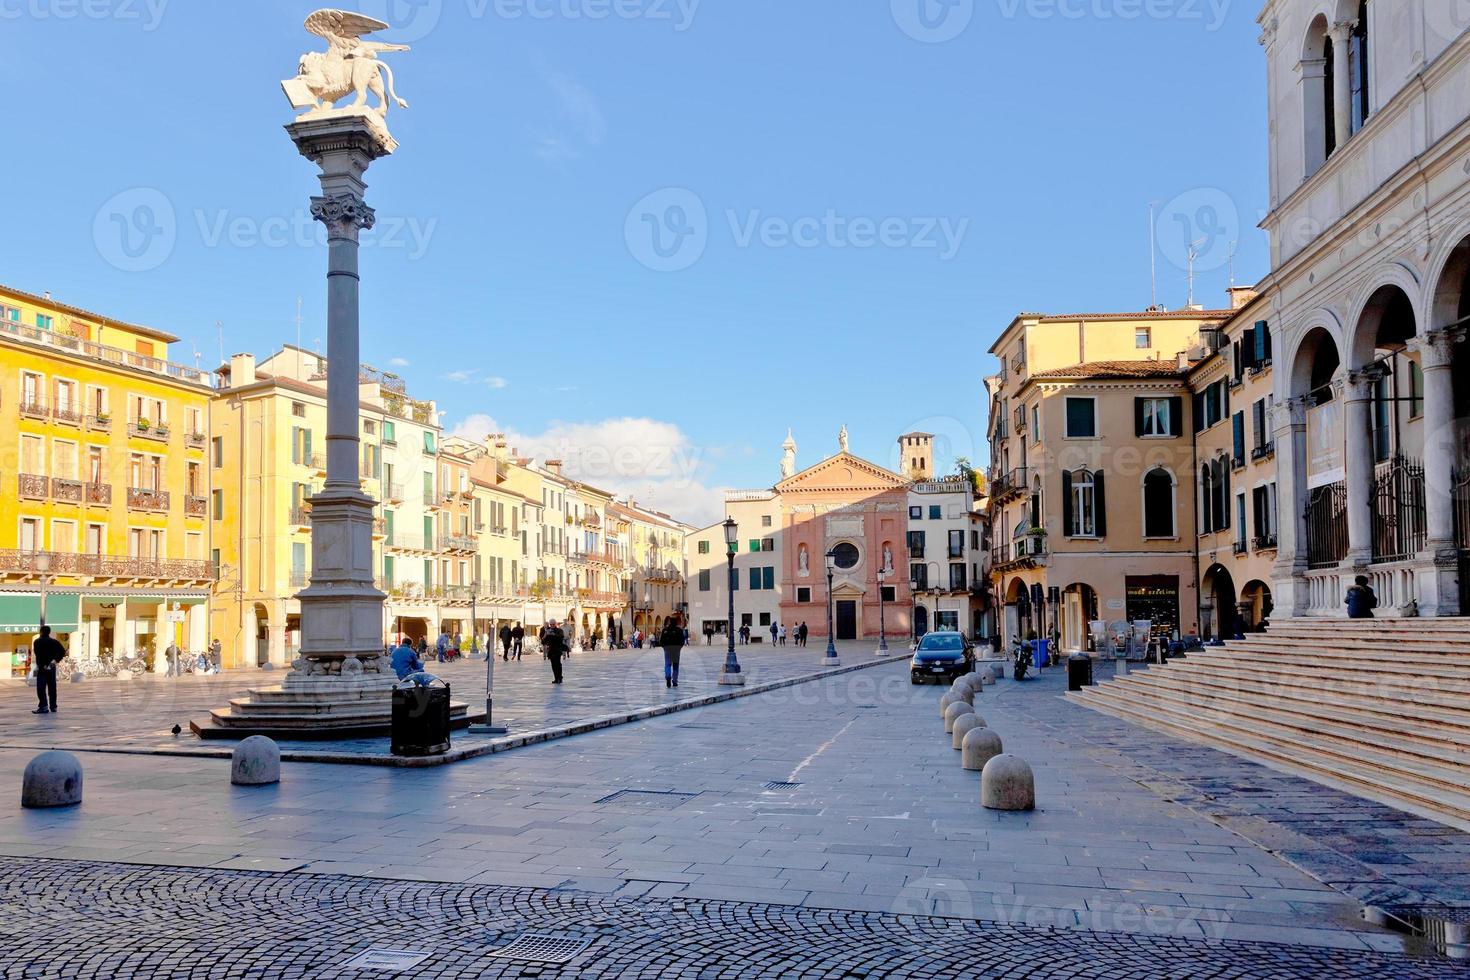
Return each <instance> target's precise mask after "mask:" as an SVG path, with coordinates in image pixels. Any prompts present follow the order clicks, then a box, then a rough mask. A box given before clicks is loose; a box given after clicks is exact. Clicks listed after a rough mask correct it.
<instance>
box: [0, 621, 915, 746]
mask: <svg viewBox="0 0 1470 980" xmlns="http://www.w3.org/2000/svg"><path fill="white" fill-rule="evenodd" d="M894 652H895V654H902V653H903V652H904V651H903V648H902V647H901V646H899V647H898V648H897V649H895V651H894ZM737 653H738V656H739V659H740V663H741V666H742V668H743V670H744V674H745V678H746V684H747V686H750V687H754V686H756V685H759V684H766V683H771V682H776V681H781V680H784V679H788V678H795V677H802V676H810V675H817V674H821V673H823V672H824V670H825V669H826V667H825V665H824V657H823V654H824V653H825V647H821V648H819V647H806V648H800V647H793V646H785V647H770V646H767V645H763V644H753V645H750V646H742V647H739V648H738V650H737ZM839 653H840V654H841V655H842V657H843V664H844V667H850V666H852V665H854V664H870V663H873V662H876V660H877V658H876V657H875V656H874V655H873V651H872V649H870V648H868V647H867V646H866V645H864V646H862V647H858V646H857V645H851V646H843V647H841V648H840V649H839ZM725 654H726V651H725V650H724V649H723V648H721V647H718V646H703V645H696V646H690V647H687V648H686V649H685V652H684V655H683V658H682V664H681V670H680V678H679V682H680V683H679V687H678V688H677V689H673V690H670V689H668V688H666V687H665V686H664V679H663V652H662V651H661V650H658V649H642V650H601V651H588V652H584V653H579V654H576V655H575V656H573V657H570V658H568V659H567V660H566V662H565V675H566V681H565V683H563V684H561V685H553V684H552V683H551V668H550V666H549V665H548V664H547V662H546V661H545V660H544V659H543V658H542V657H541V656H540V655H539V654H534V655H533V654H527V655H526V656H525V658H524V659H523V660H520V661H515V660H512V661H511V662H509V663H505V662H503V661H501V660H496V661H495V721H496V723H497V724H499V725H503V726H505V727H507V728H509V729H510V730H511V731H512V732H513V733H520V732H528V731H541V730H545V729H550V728H555V727H557V726H562V725H570V724H575V723H578V722H585V721H587V720H589V719H593V718H599V717H603V716H606V715H609V714H614V713H623V712H631V711H637V710H639V709H643V708H646V707H649V706H655V705H665V704H673V703H676V702H679V701H681V700H686V699H692V698H699V697H703V696H708V695H711V694H721V693H728V692H729V691H730V690H731V689H730V688H721V687H720V685H719V678H720V673H721V669H722V668H723V666H724V662H725ZM428 669H429V671H430V672H431V673H434V674H437V675H439V676H442V677H443V678H444V679H445V680H447V681H448V682H449V683H450V685H451V687H452V688H453V694H454V698H455V700H458V701H465V702H467V703H468V704H470V705H471V706H474V707H483V706H484V704H485V663H484V661H475V660H470V659H469V658H464V659H461V660H459V661H457V662H455V663H447V664H439V663H430V664H429V665H428ZM283 677H284V673H283V672H281V671H258V670H252V671H229V672H226V673H224V674H220V675H215V676H204V675H200V676H197V677H196V676H194V675H185V676H183V677H180V678H176V679H170V678H160V677H157V676H153V675H150V676H148V677H146V678H144V679H139V680H115V679H102V680H88V681H84V682H82V683H80V684H69V683H65V682H63V683H62V685H61V690H60V699H59V701H60V703H59V705H58V706H59V707H60V708H61V711H60V713H59V714H58V715H55V716H51V715H43V716H36V715H32V714H31V711H32V709H34V708H35V697H36V696H35V691H34V689H33V688H30V687H27V686H26V685H25V683H24V682H23V681H0V747H4V748H36V749H41V748H66V749H70V750H72V751H92V750H118V751H162V752H169V753H176V752H184V753H188V752H198V753H201V754H207V755H219V754H228V752H229V748H230V745H229V743H227V742H226V743H218V742H216V743H207V742H201V741H200V740H199V739H198V738H196V737H194V736H193V735H192V734H191V733H190V732H189V721H190V720H191V719H204V718H207V717H208V715H209V711H210V709H211V708H220V707H224V706H225V705H227V704H228V703H229V701H230V699H231V698H238V697H241V696H243V695H244V693H245V692H247V691H248V690H250V689H251V688H258V687H269V686H272V685H276V684H279V683H280V682H281V680H282V678H283ZM174 725H179V726H180V727H181V728H182V729H183V734H182V735H181V736H178V737H176V736H174V735H173V734H172V733H171V731H170V730H171V729H172V728H173V726H174ZM490 741H491V739H490V738H489V737H488V736H475V735H470V734H468V733H459V734H457V735H456V736H455V744H456V746H457V747H464V746H475V745H478V744H481V743H488V742H490ZM280 745H281V749H282V751H283V752H285V753H295V754H298V755H302V756H307V755H314V754H318V753H321V752H323V751H324V750H327V749H328V748H329V750H330V751H331V752H333V753H349V754H360V755H379V756H386V755H387V749H388V740H387V738H386V737H385V738H376V739H357V740H347V741H338V742H332V743H329V746H324V744H323V743H321V742H310V741H288V740H283V741H282V742H281V743H280Z"/></svg>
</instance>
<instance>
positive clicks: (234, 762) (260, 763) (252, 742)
mask: <svg viewBox="0 0 1470 980" xmlns="http://www.w3.org/2000/svg"><path fill="white" fill-rule="evenodd" d="M280 781H281V750H280V747H279V746H277V745H276V743H275V742H273V741H271V740H270V739H268V738H266V737H265V736H264V735H252V736H250V737H249V738H247V739H246V740H245V741H243V742H241V743H240V744H239V745H237V746H235V751H234V752H232V753H231V754H230V782H232V783H234V784H235V785H236V786H269V785H270V784H272V783H279V782H280Z"/></svg>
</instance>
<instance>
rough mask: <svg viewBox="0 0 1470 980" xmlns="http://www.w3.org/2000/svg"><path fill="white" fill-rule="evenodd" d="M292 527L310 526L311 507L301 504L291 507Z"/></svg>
mask: <svg viewBox="0 0 1470 980" xmlns="http://www.w3.org/2000/svg"><path fill="white" fill-rule="evenodd" d="M291 526H292V527H311V507H310V506H309V505H303V506H301V507H292V508H291Z"/></svg>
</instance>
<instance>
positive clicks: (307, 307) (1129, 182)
mask: <svg viewBox="0 0 1470 980" xmlns="http://www.w3.org/2000/svg"><path fill="white" fill-rule="evenodd" d="M946 2H948V3H951V4H953V6H945V3H946ZM921 5H922V8H921ZM390 6H391V9H390ZM311 9H313V5H312V4H308V3H293V2H285V0H256V2H251V3H249V4H244V3H200V2H194V3H188V4H186V3H184V2H182V0H172V2H166V0H88V3H87V4H85V5H84V4H81V3H80V2H79V0H0V26H3V28H4V31H5V34H6V36H7V45H6V46H7V49H8V52H7V56H6V58H5V59H3V60H0V84H3V86H4V89H5V91H7V92H8V93H12V94H13V95H20V96H22V97H20V98H11V99H9V100H7V113H8V116H9V122H8V127H9V130H10V132H11V133H12V134H13V138H12V140H11V141H10V147H11V152H10V153H9V154H8V157H7V161H6V164H7V170H8V173H9V178H10V179H9V181H8V182H7V185H8V187H9V189H10V191H11V193H10V194H9V195H8V196H7V209H6V210H7V212H8V221H7V224H8V226H9V229H10V231H11V234H10V235H9V236H7V244H8V248H7V249H6V251H5V259H4V271H3V274H0V281H4V282H6V283H8V284H12V285H15V286H17V287H20V288H23V289H28V290H31V291H36V292H40V291H45V290H50V291H51V292H52V293H53V294H54V295H55V296H56V297H57V298H59V299H62V300H64V301H68V302H72V303H74V304H76V305H80V306H84V307H87V308H92V309H97V310H99V311H102V312H106V313H110V314H112V315H116V316H119V317H122V318H127V319H133V320H137V321H141V322H144V323H149V324H153V325H156V326H159V327H162V328H165V329H168V330H171V331H173V332H175V333H178V334H180V335H181V336H183V337H184V338H185V340H184V343H183V344H181V345H179V346H178V347H177V348H176V351H175V355H176V358H177V359H179V360H184V361H187V362H190V363H192V362H193V351H194V350H195V349H196V348H197V350H198V351H199V353H200V356H201V358H202V362H203V363H204V364H205V365H206V366H212V365H213V363H214V362H215V361H216V360H217V359H218V357H219V354H220V347H221V344H220V340H219V338H218V336H217V328H216V326H215V324H216V323H217V322H218V323H220V324H222V329H223V333H224V342H223V346H224V348H225V350H226V352H231V351H239V350H252V351H255V352H257V353H260V354H262V355H264V354H266V353H268V352H269V351H271V350H272V349H274V348H275V347H277V346H279V345H280V344H281V343H284V342H291V341H294V339H295V336H296V326H295V323H294V321H295V316H296V307H297V298H298V297H300V298H301V301H302V315H303V320H304V326H303V328H302V340H303V343H304V345H305V346H307V347H313V346H315V345H316V344H317V342H318V338H321V340H322V342H325V331H324V329H323V327H322V322H323V316H324V308H323V307H324V289H323V275H324V268H325V266H324V263H325V253H324V250H323V249H322V247H321V246H320V245H319V244H318V243H316V241H315V240H314V238H313V236H314V235H315V230H314V228H313V227H312V226H311V224H310V222H309V220H307V219H306V218H305V217H304V215H305V209H306V206H307V199H308V197H309V195H311V194H312V193H313V192H314V191H315V189H316V184H315V180H314V171H313V168H312V167H311V166H310V164H308V163H307V161H305V160H304V159H302V158H300V157H298V156H297V155H296V154H295V151H294V149H293V147H292V146H291V144H290V142H289V141H288V139H287V137H286V135H285V133H284V132H283V131H282V129H281V128H280V127H281V126H283V125H284V124H285V123H287V122H289V121H290V120H291V118H292V112H291V110H290V107H289V106H288V105H287V103H286V101H285V99H284V97H283V96H282V94H281V92H280V88H279V84H278V82H279V80H280V79H282V78H286V77H288V76H290V75H292V74H294V70H295V64H296V60H297V58H298V56H299V55H300V54H301V53H302V52H303V51H306V50H308V49H311V48H313V47H316V46H317V44H318V42H317V41H316V39H315V38H312V37H311V36H309V35H308V34H306V33H305V32H304V31H303V30H302V27H301V22H302V20H303V18H304V17H305V15H306V14H307V13H308V12H310V10H311ZM355 9H362V10H364V11H365V12H369V13H374V14H377V15H379V16H385V19H388V20H390V21H391V22H393V23H395V24H396V25H397V27H396V30H395V31H390V32H388V33H387V34H386V39H389V40H392V39H395V36H396V37H401V38H404V39H407V40H411V41H412V44H413V47H414V50H413V51H412V52H410V53H406V54H393V55H389V56H386V59H387V60H389V61H390V63H391V64H392V65H393V66H394V68H395V70H396V80H397V87H398V92H399V95H401V96H402V97H403V98H405V99H407V100H408V101H409V102H410V103H411V106H412V107H411V109H410V110H408V111H403V112H399V111H395V113H394V115H393V116H392V117H391V122H392V127H393V131H394V135H395V136H396V137H397V138H398V139H399V141H400V142H401V144H402V147H401V149H400V151H399V152H398V153H397V154H396V155H395V156H393V157H391V158H388V159H385V160H381V161H378V162H377V163H376V164H374V166H373V168H372V170H371V171H370V172H369V174H368V181H369V184H370V185H371V186H370V190H369V194H368V196H369V203H371V204H372V205H374V206H375V207H376V208H377V210H378V214H379V220H380V225H379V229H377V240H375V241H372V242H370V244H369V245H368V246H367V247H365V249H364V252H363V274H364V282H363V310H364V316H363V335H364V336H363V351H364V357H365V359H366V360H368V361H369V362H370V363H373V364H375V365H377V366H379V367H386V368H390V369H394V370H398V371H399V373H401V374H403V375H404V376H405V377H406V378H407V379H408V381H409V384H410V387H411V389H412V390H413V391H414V392H415V393H417V394H418V395H420V396H421V397H433V398H435V399H437V400H438V402H439V404H440V407H441V409H443V410H444V412H445V413H446V414H445V424H446V426H448V427H450V428H455V427H460V426H463V427H465V429H466V431H470V432H478V430H480V429H488V428H489V427H491V426H492V425H493V427H494V428H496V429H503V430H507V431H510V432H512V433H513V434H514V436H515V438H516V441H517V442H518V443H519V444H521V445H525V446H531V447H535V448H545V449H547V450H548V451H550V450H551V449H556V448H558V447H567V446H571V445H573V441H574V440H576V441H579V442H586V443H588V444H593V445H596V446H598V447H599V448H600V451H599V452H598V453H596V454H594V455H593V456H591V457H587V458H585V459H583V460H582V465H583V467H584V475H587V476H588V477H589V478H592V479H594V480H598V481H600V482H603V483H605V484H608V485H611V486H613V488H614V489H619V490H624V491H627V492H632V493H635V494H637V495H638V496H639V497H641V498H642V499H645V500H652V501H654V502H655V503H658V504H660V505H662V506H665V507H667V508H669V509H675V510H679V511H681V512H687V513H689V514H690V516H691V517H692V518H706V517H709V516H711V512H710V508H711V506H712V502H713V501H714V500H715V499H716V497H717V491H718V489H719V488H721V487H726V486H760V485H769V484H770V483H771V482H773V480H774V478H775V476H776V473H777V464H778V462H779V454H780V443H781V442H782V440H783V439H784V438H785V436H786V430H787V427H788V426H790V427H792V428H794V429H795V432H796V437H797V441H798V443H800V445H801V457H800V459H801V462H802V463H803V464H809V463H812V462H815V461H817V460H818V459H820V458H821V457H823V456H825V455H828V454H830V453H831V452H834V451H835V450H836V445H837V439H836V436H837V430H838V428H839V427H840V426H842V425H843V424H846V425H847V426H848V427H849V429H850V430H851V433H852V447H853V450H854V451H855V452H857V453H859V454H861V455H865V456H868V457H870V458H872V459H875V460H877V461H879V462H885V463H888V462H895V461H896V459H895V454H896V448H895V445H894V439H895V438H896V437H897V436H898V435H899V434H900V433H902V432H905V431H909V430H911V429H914V428H925V429H928V430H930V431H936V432H939V433H940V434H941V435H944V436H946V437H948V438H949V440H950V441H951V442H953V443H954V444H955V445H956V446H957V447H960V448H963V447H965V446H967V445H970V444H973V443H974V442H975V441H977V440H978V438H979V434H980V433H982V432H983V412H984V406H983V397H982V396H983V389H982V386H981V381H980V379H981V378H982V376H983V375H984V374H986V373H988V372H990V371H991V370H992V368H993V365H992V363H991V362H990V360H989V358H988V356H987V355H986V354H985V353H984V352H985V350H986V348H987V347H988V346H989V344H990V342H991V341H992V340H993V339H994V337H995V335H996V334H997V332H998V331H999V330H1000V329H1002V328H1003V327H1004V326H1005V325H1006V324H1007V323H1008V322H1009V321H1010V319H1011V317H1012V316H1013V315H1014V314H1015V313H1016V312H1018V311H1021V310H1046V311H1057V312H1060V311H1073V310H1097V309H1114V308H1130V309H1132V308H1142V307H1143V306H1146V305H1147V304H1148V302H1149V241H1148V206H1149V204H1150V202H1157V205H1158V208H1159V212H1160V217H1159V227H1160V230H1161V233H1162V235H1163V237H1162V238H1161V241H1160V248H1159V261H1158V269H1159V293H1160V297H1159V298H1160V301H1161V302H1163V303H1165V304H1166V305H1168V306H1171V307H1177V306H1182V305H1183V304H1184V302H1185V294H1186V284H1185V273H1184V268H1183V266H1184V265H1185V260H1184V253H1185V246H1186V243H1187V242H1188V241H1196V242H1198V243H1199V249H1200V260H1199V265H1200V272H1199V275H1198V280H1197V284H1196V296H1197V300H1198V301H1200V302H1206V303H1210V304H1216V303H1217V302H1218V301H1219V300H1220V298H1221V296H1222V293H1223V290H1224V288H1225V285H1226V278H1227V271H1226V258H1227V256H1228V254H1229V251H1230V246H1229V243H1230V242H1231V241H1238V246H1237V254H1236V256H1235V269H1236V278H1237V280H1238V281H1241V282H1250V281H1254V280H1255V279H1257V278H1259V277H1260V276H1261V275H1262V274H1263V273H1264V272H1265V270H1266V264H1267V248H1266V242H1265V238H1264V236H1263V235H1262V234H1261V233H1260V232H1259V231H1258V230H1257V229H1256V227H1255V226H1256V223H1257V222H1258V220H1259V219H1260V217H1261V210H1262V208H1263V207H1264V206H1265V203H1266V161H1265V145H1266V129H1265V126H1266V122H1265V94H1264V71H1263V65H1262V55H1261V51H1260V48H1259V47H1258V46H1257V44H1256V40H1255V39H1256V36H1257V34H1258V30H1257V27H1256V25H1255V23H1254V16H1255V13H1256V5H1255V4H1243V3H1241V2H1239V0H1236V2H1235V3H1228V2H1223V0H1214V2H1213V3H1210V2H1207V0H1149V2H1148V3H1145V2H1144V0H943V2H942V0H891V2H890V0H864V2H859V3H854V2H851V0H805V2H796V0H738V2H737V0H361V2H360V3H359V4H358V5H357V7H356V8H355ZM1146 11H1152V15H1149V14H1148V13H1142V15H1141V16H1136V14H1139V13H1141V12H1146ZM921 12H922V13H924V14H926V15H927V19H921V18H920V17H919V14H920V13H921ZM950 35H953V36H950ZM119 222H121V224H119ZM1186 229H1187V230H1186ZM125 230H126V236H124V231H125ZM145 233H150V234H149V235H148V237H145ZM655 236H656V237H655ZM619 451H621V452H622V455H621V456H618V455H617V453H618V452H619ZM974 455H976V456H977V457H983V456H984V449H983V447H976V448H975V450H974ZM609 460H612V462H609Z"/></svg>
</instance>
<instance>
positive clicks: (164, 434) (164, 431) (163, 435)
mask: <svg viewBox="0 0 1470 980" xmlns="http://www.w3.org/2000/svg"><path fill="white" fill-rule="evenodd" d="M153 434H154V435H156V436H158V437H159V438H160V439H167V438H168V423H167V422H160V423H158V424H157V425H155V426H154V427H153Z"/></svg>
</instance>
